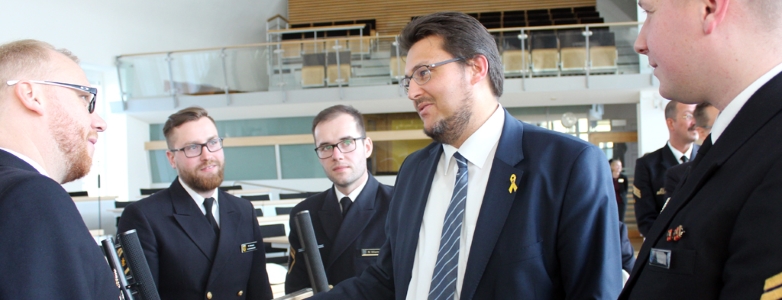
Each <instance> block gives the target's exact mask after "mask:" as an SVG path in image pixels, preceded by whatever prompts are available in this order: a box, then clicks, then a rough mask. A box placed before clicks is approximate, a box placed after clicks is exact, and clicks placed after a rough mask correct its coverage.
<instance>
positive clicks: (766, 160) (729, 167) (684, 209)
mask: <svg viewBox="0 0 782 300" xmlns="http://www.w3.org/2000/svg"><path fill="white" fill-rule="evenodd" d="M781 95H782V75H777V76H776V77H774V78H773V79H771V81H769V82H768V83H766V84H765V85H764V86H762V87H761V88H760V89H759V90H758V91H757V92H756V93H755V94H754V95H752V97H750V99H749V101H747V103H746V104H745V105H744V106H743V107H742V108H741V110H740V111H739V112H738V114H737V115H736V117H735V118H734V119H733V120H732V121H731V123H730V125H728V127H727V128H726V129H725V131H724V132H723V133H722V135H721V136H720V138H719V139H718V140H717V142H716V143H715V144H714V145H713V146H710V145H709V144H710V143H709V141H710V140H711V139H710V138H711V137H709V140H707V141H706V142H705V143H704V145H703V147H702V148H701V150H700V152H699V153H698V157H697V158H696V159H695V161H693V166H692V168H691V169H690V171H689V174H688V175H687V176H685V177H684V178H685V179H684V182H683V183H682V184H680V185H679V187H678V188H677V191H676V192H675V193H674V195H673V198H672V199H671V201H670V202H669V203H668V206H667V207H666V208H665V209H664V210H663V212H662V213H661V214H660V217H659V218H658V219H657V222H656V223H655V224H654V226H652V228H651V230H650V231H649V235H648V236H647V237H646V241H645V242H644V244H643V247H641V252H640V253H639V254H638V263H637V264H636V265H635V268H634V269H633V273H632V274H631V275H630V279H629V280H628V281H627V285H626V286H625V290H624V292H623V293H622V296H621V298H622V299H628V298H630V299H718V298H719V299H759V298H760V297H761V294H763V293H764V291H765V290H767V289H768V290H770V291H771V292H773V291H774V290H773V288H775V287H776V286H777V284H773V283H774V282H779V281H780V280H781V279H782V275H780V274H782V255H781V254H780V253H782V251H780V249H782V239H780V238H779V237H780V236H782V217H780V216H782V96H781ZM680 225H681V226H682V228H683V229H684V234H683V235H681V238H680V239H679V240H678V241H670V242H669V241H667V240H666V238H667V232H668V229H675V228H676V227H678V226H680ZM652 248H656V249H662V250H669V251H671V253H670V258H671V261H670V264H669V268H667V269H666V268H664V267H658V266H651V265H649V263H648V261H649V257H650V253H651V249H652ZM655 253H661V251H655ZM660 256H663V255H660ZM641 262H643V263H641ZM767 280H768V282H769V283H772V284H770V285H769V286H766V282H767ZM777 292H779V291H778V290H777ZM770 298H773V299H776V298H778V297H776V296H775V297H770Z"/></svg>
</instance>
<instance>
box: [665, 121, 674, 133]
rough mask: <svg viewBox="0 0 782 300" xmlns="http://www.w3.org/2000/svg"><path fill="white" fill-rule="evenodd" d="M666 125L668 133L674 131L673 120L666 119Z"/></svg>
mask: <svg viewBox="0 0 782 300" xmlns="http://www.w3.org/2000/svg"><path fill="white" fill-rule="evenodd" d="M665 125H667V126H668V132H671V131H673V119H670V118H666V119H665Z"/></svg>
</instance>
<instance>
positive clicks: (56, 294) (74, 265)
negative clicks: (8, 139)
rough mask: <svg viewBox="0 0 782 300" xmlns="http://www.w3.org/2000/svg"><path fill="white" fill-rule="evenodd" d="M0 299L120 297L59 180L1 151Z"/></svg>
mask: <svg viewBox="0 0 782 300" xmlns="http://www.w3.org/2000/svg"><path fill="white" fill-rule="evenodd" d="M0 270H2V271H0V299H117V298H118V297H119V288H117V285H115V284H114V275H113V273H112V271H111V269H110V268H109V265H108V264H107V263H106V260H105V258H104V256H103V253H101V251H100V248H99V247H98V244H97V243H95V240H94V239H93V238H92V237H91V236H90V233H89V230H87V226H85V225H84V220H82V218H81V215H80V214H79V210H78V209H76V205H75V204H74V203H73V200H72V199H71V197H70V196H68V193H67V192H65V190H64V189H63V188H62V186H61V185H60V184H58V183H57V182H55V181H54V180H52V179H51V178H49V177H46V176H44V175H42V174H41V173H38V171H36V170H35V168H33V167H32V166H30V165H29V164H27V163H26V162H24V161H23V160H21V159H19V158H17V157H16V156H14V155H13V154H10V153H8V152H5V151H2V150H0Z"/></svg>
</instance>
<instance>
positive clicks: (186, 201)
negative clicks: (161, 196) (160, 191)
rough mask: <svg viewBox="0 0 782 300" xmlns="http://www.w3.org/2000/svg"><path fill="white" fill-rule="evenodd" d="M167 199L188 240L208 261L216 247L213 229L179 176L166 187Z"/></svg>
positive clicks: (211, 258)
mask: <svg viewBox="0 0 782 300" xmlns="http://www.w3.org/2000/svg"><path fill="white" fill-rule="evenodd" d="M168 193H169V199H170V200H171V203H172V205H173V206H174V219H175V220H176V221H177V223H179V226H181V227H182V230H184V231H185V233H186V234H187V236H188V237H190V240H192V241H193V243H194V244H196V246H198V249H200V250H201V253H203V254H204V256H206V258H208V259H209V260H210V261H212V260H213V259H214V257H212V256H213V255H214V253H215V252H214V250H215V247H216V244H215V242H214V241H215V239H216V238H217V237H216V236H215V232H214V230H212V226H210V225H209V221H207V220H206V217H205V216H204V214H203V213H202V212H201V209H200V208H199V207H198V206H196V204H195V202H194V201H193V198H192V197H190V195H189V194H188V193H187V191H185V188H184V187H182V185H181V184H180V183H179V178H176V179H174V183H172V184H171V186H170V187H169V188H168Z"/></svg>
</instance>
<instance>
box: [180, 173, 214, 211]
mask: <svg viewBox="0 0 782 300" xmlns="http://www.w3.org/2000/svg"><path fill="white" fill-rule="evenodd" d="M179 183H180V184H181V185H182V187H183V188H185V191H186V192H187V194H189V195H190V198H193V201H195V203H196V205H198V207H201V206H202V205H204V199H205V198H204V196H201V194H199V193H197V192H196V191H194V190H193V189H191V188H190V187H189V186H188V185H187V184H186V183H185V182H184V181H182V177H179ZM218 194H220V193H218V192H217V189H214V191H212V198H215V203H217V195H218Z"/></svg>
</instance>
